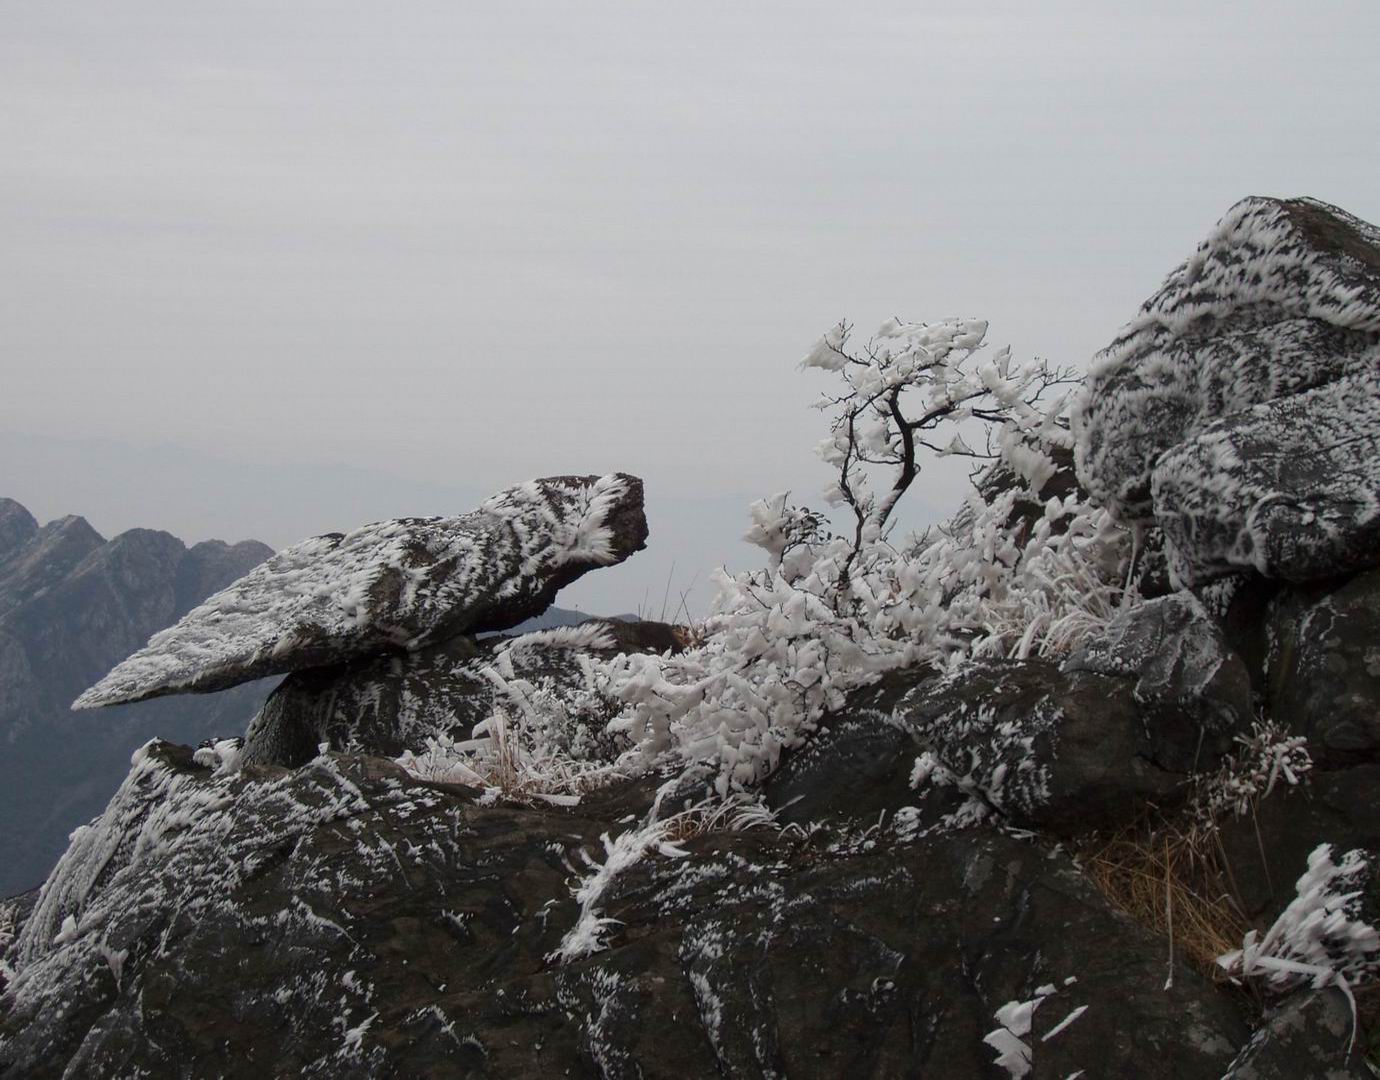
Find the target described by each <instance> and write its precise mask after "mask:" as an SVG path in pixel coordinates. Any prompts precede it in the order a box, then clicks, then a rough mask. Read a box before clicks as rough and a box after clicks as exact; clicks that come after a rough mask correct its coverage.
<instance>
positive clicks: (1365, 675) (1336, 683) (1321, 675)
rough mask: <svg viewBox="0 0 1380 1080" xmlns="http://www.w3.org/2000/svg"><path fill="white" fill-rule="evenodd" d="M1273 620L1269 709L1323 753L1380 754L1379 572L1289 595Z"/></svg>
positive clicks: (1332, 756)
mask: <svg viewBox="0 0 1380 1080" xmlns="http://www.w3.org/2000/svg"><path fill="white" fill-rule="evenodd" d="M1266 626H1267V629H1268V634H1269V644H1270V651H1269V656H1268V675H1267V692H1268V704H1269V710H1270V715H1271V716H1273V717H1274V718H1275V719H1276V721H1277V722H1278V723H1279V724H1281V725H1282V726H1283V727H1284V728H1286V729H1288V730H1289V731H1291V732H1293V733H1295V734H1298V735H1303V736H1305V737H1307V739H1308V742H1309V751H1310V753H1312V754H1313V756H1314V757H1316V758H1319V759H1322V760H1326V761H1329V762H1330V761H1337V760H1345V759H1352V760H1354V759H1357V758H1362V759H1369V760H1373V759H1374V758H1376V757H1377V756H1380V571H1372V572H1370V573H1367V574H1359V575H1357V576H1355V577H1353V578H1351V579H1349V580H1347V581H1345V582H1343V583H1342V584H1340V585H1333V586H1332V587H1330V588H1325V587H1322V586H1319V587H1315V588H1313V589H1299V590H1290V591H1287V592H1285V593H1282V594H1281V595H1280V596H1279V597H1277V598H1276V600H1275V601H1274V603H1273V604H1272V605H1271V610H1270V615H1269V619H1268V621H1267V623H1266Z"/></svg>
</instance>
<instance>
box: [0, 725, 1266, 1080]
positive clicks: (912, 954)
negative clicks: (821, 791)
mask: <svg viewBox="0 0 1380 1080" xmlns="http://www.w3.org/2000/svg"><path fill="white" fill-rule="evenodd" d="M654 792H655V784H651V785H648V784H646V783H635V784H631V785H627V786H625V787H621V788H615V789H610V790H609V791H608V792H606V793H603V794H600V795H596V796H589V797H587V798H586V800H585V801H584V802H583V803H582V804H581V805H580V806H579V807H577V808H575V809H574V810H573V811H561V810H555V809H528V808H521V807H511V806H503V805H493V806H480V805H476V804H475V803H474V802H473V801H472V798H471V796H472V795H473V794H474V793H473V792H471V791H468V790H467V789H463V788H457V787H447V786H443V785H428V784H422V783H419V782H416V781H414V780H412V779H411V778H410V777H408V776H406V775H405V774H403V773H402V772H400V771H399V770H397V769H396V768H395V767H393V766H392V765H390V764H389V763H387V762H384V761H381V760H379V759H376V758H375V759H370V758H357V757H340V756H329V757H323V758H319V759H317V760H315V761H314V762H312V763H311V764H310V765H309V766H307V767H305V768H302V769H299V770H296V771H295V772H286V771H284V770H275V769H264V770H255V769H246V770H241V771H239V772H236V773H228V774H221V775H213V774H212V773H211V771H210V770H208V769H200V768H198V767H197V766H196V765H195V764H194V763H193V761H192V756H191V752H190V751H189V750H187V749H185V748H176V747H171V746H166V745H159V744H155V745H154V746H152V747H150V748H149V750H148V751H147V753H146V754H145V755H144V756H142V757H141V758H140V760H139V762H137V763H136V766H135V769H134V771H133V773H132V774H131V777H130V780H129V781H128V782H127V783H126V785H125V787H124V788H123V789H122V791H121V792H120V794H118V795H117V796H116V799H115V800H113V801H112V804H111V807H110V809H109V811H108V812H107V815H106V816H105V817H104V818H103V819H102V820H101V821H100V822H98V823H96V824H95V825H94V826H93V828H92V829H91V830H90V831H88V832H86V833H82V834H80V835H79V836H78V837H77V838H76V839H75V840H74V844H73V849H72V851H71V852H69V854H68V856H67V858H65V859H64V862H63V864H62V865H61V866H60V867H59V869H58V871H57V872H56V873H55V874H54V876H53V878H52V879H51V880H50V881H49V883H48V885H47V886H46V887H45V890H44V893H43V896H42V898H41V899H40V901H39V903H38V906H37V908H36V909H35V911H34V913H33V914H32V915H31V916H30V917H29V919H28V920H27V922H26V923H25V926H24V929H23V932H22V934H21V937H20V940H19V946H18V948H17V949H15V950H13V951H12V952H11V954H10V956H9V959H10V960H11V962H12V963H13V965H14V967H15V969H16V973H15V978H14V980H13V981H12V983H11V985H10V987H9V989H8V991H7V994H6V996H5V998H4V999H3V1001H2V1002H0V1072H3V1071H6V1070H7V1071H8V1073H10V1074H13V1075H23V1076H26V1077H32V1078H35V1080H41V1078H44V1077H50V1076H51V1077H58V1076H63V1075H78V1074H80V1075H82V1076H86V1077H92V1078H93V1080H95V1078H101V1077H117V1076H118V1077H123V1076H129V1075H136V1074H140V1073H147V1074H152V1075H196V1076H209V1075H214V1076H221V1077H227V1078H232V1077H254V1078H257V1077H260V1076H263V1075H265V1074H266V1073H272V1074H278V1073H288V1072H290V1073H292V1074H293V1075H302V1076H323V1077H324V1076H329V1077H333V1078H350V1077H373V1076H381V1075H399V1076H423V1075H424V1076H438V1077H448V1076H469V1075H486V1076H524V1075H542V1076H550V1075H555V1076H560V1075H570V1076H605V1077H632V1076H645V1077H681V1076H687V1075H694V1076H708V1075H719V1074H722V1075H733V1076H741V1075H751V1076H761V1075H789V1076H793V1077H812V1076H819V1077H835V1076H839V1075H842V1074H844V1073H847V1074H848V1075H850V1076H874V1077H892V1076H906V1075H917V1076H920V1075H923V1076H926V1077H934V1078H938V1080H944V1078H955V1080H957V1078H968V1077H973V1076H985V1075H997V1076H999V1075H1003V1074H1002V1072H1001V1070H1000V1069H999V1067H998V1066H997V1065H996V1061H997V1058H998V1055H999V1053H1003V1052H1011V1050H1012V1047H1011V1043H1010V1040H1011V1039H1017V1040H1018V1041H1021V1042H1023V1044H1024V1045H1025V1046H1026V1047H1027V1049H1028V1053H1029V1055H1030V1057H1031V1059H1032V1061H1033V1064H1034V1067H1035V1070H1036V1075H1049V1076H1059V1077H1064V1076H1068V1075H1070V1074H1073V1073H1075V1072H1076V1071H1077V1070H1079V1069H1083V1070H1085V1075H1098V1076H1120V1077H1130V1078H1135V1077H1147V1078H1148V1077H1159V1076H1163V1075H1165V1073H1164V1070H1165V1067H1166V1064H1167V1063H1172V1067H1173V1070H1174V1075H1175V1076H1178V1077H1185V1078H1196V1077H1203V1078H1205V1080H1206V1078H1211V1080H1216V1078H1217V1077H1220V1076H1221V1074H1222V1072H1223V1070H1224V1069H1225V1068H1226V1066H1227V1064H1228V1063H1229V1062H1230V1061H1231V1060H1232V1058H1233V1057H1234V1055H1235V1054H1236V1052H1237V1050H1238V1049H1239V1047H1240V1046H1241V1045H1242V1044H1243V1043H1244V1042H1245V1040H1246V1038H1247V1036H1248V1033H1249V1031H1248V1028H1247V1026H1246V1025H1245V1023H1243V1021H1242V1019H1241V1017H1240V1016H1239V1015H1238V1012H1237V1009H1236V1007H1235V1005H1234V1003H1233V1002H1232V1000H1231V999H1230V998H1229V997H1228V996H1226V995H1224V994H1223V993H1222V992H1221V991H1220V990H1219V989H1218V988H1216V987H1214V986H1213V985H1212V984H1211V983H1209V982H1207V981H1206V980H1204V979H1201V978H1199V977H1197V976H1194V975H1192V974H1191V973H1187V972H1183V971H1181V972H1180V974H1179V975H1178V977H1176V979H1175V981H1174V985H1173V986H1172V987H1170V988H1168V989H1165V988H1164V985H1163V984H1164V969H1165V954H1164V945H1163V943H1162V942H1161V941H1159V940H1158V939H1157V938H1155V937H1154V936H1153V935H1151V934H1150V933H1149V932H1147V931H1145V930H1143V929H1142V928H1140V927H1138V926H1136V925H1135V924H1133V923H1132V922H1130V921H1129V920H1127V919H1126V918H1124V917H1123V916H1121V915H1119V914H1116V913H1114V912H1113V911H1111V910H1110V909H1109V908H1108V906H1107V904H1106V902H1105V901H1104V900H1103V899H1102V898H1101V896H1100V895H1099V894H1097V893H1096V892H1095V891H1094V890H1093V889H1092V888H1091V887H1090V886H1089V885H1088V884H1087V882H1086V881H1085V880H1084V879H1083V877H1082V876H1081V875H1080V873H1079V872H1078V871H1077V869H1076V868H1075V867H1074V866H1073V865H1072V864H1071V863H1070V861H1069V859H1068V858H1067V856H1065V855H1063V854H1061V853H1059V852H1058V851H1055V850H1051V849H1048V848H1046V847H1044V846H1041V845H1040V844H1037V843H1034V842H1031V841H1030V840H1022V839H1017V838H1013V837H1010V836H1006V835H1003V834H1002V833H1000V832H996V831H985V832H981V833H972V832H968V833H950V834H942V835H941V834H935V835H932V836H928V837H921V838H915V839H912V840H909V841H907V840H905V839H903V838H902V837H901V836H899V835H898V834H897V833H896V832H894V831H892V830H882V831H875V832H873V833H872V834H871V835H870V836H869V837H863V836H861V835H856V834H849V833H828V832H826V833H817V834H815V835H814V836H813V837H811V838H809V839H802V838H801V837H799V836H795V835H793V834H781V833H778V832H776V831H775V830H773V829H758V830H754V831H749V832H719V833H709V834H707V835H703V836H699V837H697V838H695V837H692V838H689V839H684V840H682V841H681V842H680V844H679V852H680V854H677V852H675V851H668V852H667V853H665V854H658V853H657V852H656V851H655V850H650V849H649V850H648V851H647V852H646V853H645V854H644V855H643V857H642V858H641V859H640V860H636V861H634V862H631V863H628V864H626V865H624V866H623V869H622V870H621V871H619V872H616V873H611V874H609V875H608V876H607V879H606V880H605V882H604V888H603V889H602V891H601V892H600V893H599V894H598V899H597V910H598V912H599V913H600V914H601V916H602V917H604V918H606V919H610V920H615V921H613V922H611V923H608V924H606V925H605V928H604V937H605V946H606V947H605V948H603V949H602V951H594V952H592V953H583V954H581V953H578V952H577V954H576V955H575V958H573V959H567V960H564V961H563V960H561V959H560V958H559V956H558V954H559V953H560V950H561V948H562V946H563V944H564V943H565V942H566V940H567V939H568V935H569V933H570V932H571V930H572V928H574V927H575V926H576V924H577V922H578V920H579V919H580V916H581V908H580V904H579V903H578V902H577V901H576V900H575V898H574V897H573V896H572V891H571V890H572V885H573V884H575V880H574V878H573V875H574V874H589V873H591V872H592V871H591V869H590V867H589V866H588V865H587V864H586V863H585V861H584V860H583V859H582V857H581V851H582V850H583V851H585V852H588V853H590V854H591V857H592V859H593V861H594V862H595V863H596V864H598V863H602V862H604V861H605V860H606V859H607V858H608V856H607V855H606V854H605V842H604V841H602V840H601V839H600V837H601V835H604V834H607V835H608V836H610V837H613V838H617V837H619V836H620V835H624V834H628V833H629V832H630V830H636V829H638V828H640V827H641V821H642V820H644V815H645V813H646V808H647V804H648V802H649V801H650V799H651V797H652V795H653V794H654ZM625 839H626V837H625ZM612 842H613V841H612V840H610V841H609V843H612ZM577 867H578V868H581V869H580V870H578V871H577V870H575V868H577ZM1037 1001H1038V1003H1039V1004H1038V1008H1037V1009H1036V1011H1035V1014H1034V1021H1033V1024H1032V1026H1031V1028H1030V1030H1029V1031H1028V1032H1026V1034H1025V1035H1024V1036H1021V1035H1020V1034H1018V1033H1016V1032H1013V1031H1012V1030H1011V1029H1010V1028H1009V1027H1008V1026H1006V1023H1005V1022H1004V1021H1003V1019H1002V1017H1006V1018H1008V1019H1007V1022H1010V1021H1009V1017H1010V1015H1011V1009H1010V1006H1019V1005H1020V1004H1021V1003H1031V1002H1037ZM1015 1026H1016V1027H1017V1028H1019V1026H1020V1025H1019V1024H1016V1025H1015Z"/></svg>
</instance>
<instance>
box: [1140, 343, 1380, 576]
mask: <svg viewBox="0 0 1380 1080" xmlns="http://www.w3.org/2000/svg"><path fill="white" fill-rule="evenodd" d="M1374 363H1380V349H1377V352H1376V359H1375V361H1374ZM1151 488H1152V491H1153V494H1154V502H1155V508H1156V518H1157V520H1158V521H1159V524H1160V527H1161V529H1162V530H1163V532H1164V537H1165V540H1166V544H1167V548H1168V550H1169V552H1170V556H1171V557H1170V567H1171V569H1172V571H1173V573H1174V574H1175V576H1176V578H1177V580H1178V581H1180V582H1182V583H1183V584H1184V585H1189V586H1191V585H1197V584H1201V583H1203V582H1207V581H1211V580H1212V579H1214V578H1217V577H1221V576H1222V575H1223V574H1229V573H1235V572H1239V571H1240V570H1243V569H1247V570H1256V571H1258V572H1259V573H1261V574H1263V575H1265V576H1266V577H1271V578H1278V579H1282V580H1284V581H1294V582H1305V581H1314V580H1317V579H1320V578H1328V577H1333V576H1335V575H1338V574H1345V573H1350V572H1352V571H1356V570H1363V569H1367V568H1369V567H1372V566H1374V565H1376V563H1377V562H1378V561H1380V512H1377V504H1380V393H1377V384H1376V379H1375V375H1374V372H1373V371H1368V372H1367V373H1366V374H1364V375H1359V376H1354V377H1350V378H1345V379H1341V380H1339V381H1337V382H1333V383H1329V384H1327V385H1326V386H1321V387H1317V388H1316V389H1313V390H1309V391H1307V392H1305V393H1300V394H1295V395H1292V396H1289V397H1283V398H1279V399H1278V400H1275V401H1270V402H1266V403H1264V404H1260V405H1256V406H1254V407H1252V408H1249V409H1245V410H1242V411H1239V412H1236V413H1233V414H1231V415H1229V416H1226V417H1224V418H1222V419H1220V420H1218V421H1216V422H1215V423H1213V424H1211V425H1209V426H1208V427H1207V428H1206V429H1204V430H1203V431H1202V432H1201V433H1200V434H1198V435H1196V436H1195V437H1194V438H1192V439H1188V440H1186V441H1185V442H1182V443H1180V444H1178V445H1176V446H1173V447H1171V448H1170V449H1168V450H1166V451H1165V452H1164V454H1163V455H1162V456H1161V457H1160V458H1159V460H1158V462H1157V464H1156V466H1155V470H1154V475H1153V479H1152V483H1151Z"/></svg>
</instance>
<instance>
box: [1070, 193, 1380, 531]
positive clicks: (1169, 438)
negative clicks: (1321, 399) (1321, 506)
mask: <svg viewBox="0 0 1380 1080" xmlns="http://www.w3.org/2000/svg"><path fill="white" fill-rule="evenodd" d="M1378 332H1380V230H1377V229H1376V228H1375V226H1373V225H1370V224H1368V223H1366V222H1364V221H1361V220H1360V219H1358V218H1355V217H1352V216H1351V215H1350V214H1347V213H1346V212H1344V211H1342V210H1339V209H1337V208H1336V207H1333V206H1328V205H1327V204H1325V203H1321V202H1317V201H1315V200H1312V199H1291V200H1280V199H1271V198H1249V199H1243V200H1242V201H1241V202H1239V203H1237V204H1236V205H1235V206H1233V207H1232V208H1231V210H1229V211H1228V212H1227V214H1226V216H1225V217H1224V218H1222V220H1221V221H1220V222H1218V224H1217V227H1216V228H1215V229H1214V230H1213V231H1212V234H1211V235H1210V236H1208V238H1207V239H1206V240H1204V241H1203V242H1202V244H1200V245H1199V247H1198V250H1197V251H1196V252H1195V253H1194V254H1193V255H1192V257H1190V258H1189V259H1188V260H1187V261H1186V262H1184V263H1183V265H1181V266H1180V267H1178V269H1176V270H1175V271H1174V272H1173V273H1171V274H1170V275H1169V277H1168V278H1167V279H1166V280H1165V283H1164V285H1163V286H1161V288H1160V290H1159V291H1158V292H1157V293H1155V295H1154V296H1152V297H1151V298H1150V299H1149V300H1147V301H1146V302H1145V304H1144V305H1143V306H1142V307H1141V310H1140V313H1139V314H1138V315H1137V316H1136V318H1135V319H1133V320H1132V321H1131V322H1130V323H1129V324H1128V325H1127V326H1126V327H1124V328H1123V329H1122V331H1121V333H1120V334H1119V335H1118V336H1117V338H1116V340H1115V341H1113V342H1112V343H1111V344H1110V345H1109V346H1107V348H1106V349H1104V350H1103V351H1102V352H1101V353H1099V354H1098V355H1097V357H1096V358H1095V359H1094V361H1093V364H1092V367H1091V369H1090V371H1089V374H1088V378H1087V381H1086V383H1085V384H1084V387H1083V390H1082V392H1081V394H1080V396H1079V398H1078V400H1077V401H1076V402H1075V405H1074V410H1073V417H1072V418H1073V429H1074V433H1075V436H1076V446H1075V454H1076V459H1077V464H1078V475H1079V479H1080V480H1081V481H1082V483H1083V485H1084V487H1085V488H1087V490H1088V492H1089V493H1090V494H1091V496H1092V497H1093V498H1094V499H1095V500H1096V501H1098V502H1101V503H1102V504H1104V505H1106V506H1107V507H1108V508H1109V509H1111V510H1112V511H1113V513H1114V514H1116V515H1117V516H1118V517H1119V518H1121V519H1122V520H1127V521H1148V520H1150V519H1151V517H1152V514H1153V516H1158V510H1157V509H1156V508H1155V507H1152V499H1151V491H1150V474H1151V471H1152V469H1153V468H1154V466H1155V463H1156V461H1157V460H1158V458H1159V456H1160V454H1162V453H1163V452H1164V451H1166V450H1168V449H1169V448H1170V447H1172V446H1174V445H1176V444H1178V443H1180V442H1183V441H1184V440H1186V439H1190V438H1192V437H1194V436H1196V435H1197V434H1199V433H1200V432H1201V431H1202V430H1203V429H1204V428H1205V427H1206V426H1207V425H1208V424H1210V423H1211V422H1212V421H1214V420H1216V419H1218V418H1220V417H1223V416H1226V415H1229V414H1231V413H1236V412H1240V411H1242V410H1244V409H1248V408H1250V407H1251V406H1254V405H1259V404H1262V403H1264V402H1267V401H1271V400H1273V399H1275V398H1279V397H1283V396H1286V395H1290V394H1297V393H1300V392H1302V391H1305V390H1308V389H1311V388H1313V387H1317V386H1322V385H1325V384H1327V383H1331V382H1334V381H1336V380H1337V379H1340V378H1343V377H1345V376H1348V375H1353V374H1368V373H1370V372H1371V371H1373V370H1374V368H1375V364H1376V362H1377V360H1380V337H1378V336H1377V333H1378Z"/></svg>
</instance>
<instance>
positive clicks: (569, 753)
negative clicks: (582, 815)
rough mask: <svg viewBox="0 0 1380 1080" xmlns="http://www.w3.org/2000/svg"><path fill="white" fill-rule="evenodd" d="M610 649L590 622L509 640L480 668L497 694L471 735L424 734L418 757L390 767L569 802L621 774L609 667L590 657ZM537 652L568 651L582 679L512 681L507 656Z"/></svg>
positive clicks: (514, 795) (495, 792) (607, 638)
mask: <svg viewBox="0 0 1380 1080" xmlns="http://www.w3.org/2000/svg"><path fill="white" fill-rule="evenodd" d="M613 647H614V641H613V638H612V636H611V635H610V634H609V633H608V631H607V629H605V628H603V627H602V626H600V625H599V624H597V623H596V624H588V623H587V624H584V625H582V626H578V627H559V628H557V629H555V630H542V631H536V632H534V633H531V634H525V635H523V636H522V637H518V638H514V639H513V640H512V641H511V642H508V643H506V644H505V645H503V646H501V647H500V648H499V650H498V651H497V653H496V654H495V656H494V662H493V663H492V664H491V665H488V666H486V667H484V668H483V669H481V674H482V675H483V676H484V678H486V679H488V680H489V682H491V683H492V684H493V686H494V688H495V690H496V691H497V693H496V694H495V702H496V704H495V705H494V708H493V711H492V713H491V714H490V715H489V716H488V717H487V718H485V719H484V720H482V721H480V722H479V723H478V724H476V725H475V727H474V729H473V731H472V732H471V737H470V738H468V739H454V738H451V737H449V736H447V735H445V734H438V735H436V736H433V737H429V738H428V739H427V740H426V749H425V750H424V751H423V752H421V753H420V754H419V753H414V752H412V751H410V750H409V751H407V752H406V753H404V754H403V755H402V756H401V757H399V758H397V759H396V761H397V763H398V764H399V765H401V766H402V767H403V768H404V769H406V770H407V771H408V772H410V773H412V774H413V775H414V776H417V777H420V778H421V779H424V780H432V781H439V782H443V783H459V784H470V785H474V786H478V787H483V788H485V789H486V791H487V792H489V793H490V797H491V798H497V797H499V796H502V797H505V798H510V799H516V800H518V801H522V802H531V801H534V800H535V801H541V802H549V803H556V804H559V805H573V804H574V803H576V802H578V801H579V796H580V795H581V794H583V793H584V792H587V791H591V790H593V789H595V788H598V787H602V786H603V785H604V784H607V783H610V782H612V781H613V780H615V779H618V778H619V777H621V776H623V775H625V773H624V772H623V771H622V770H620V768H619V767H618V765H617V764H616V762H615V759H616V758H617V757H618V755H619V753H620V752H622V751H624V750H626V749H627V740H626V739H625V738H622V737H621V736H619V735H617V734H616V733H613V732H610V731H609V722H610V720H611V719H612V718H613V716H614V715H616V713H617V712H618V710H619V708H620V703H619V701H618V700H617V698H615V697H614V696H613V693H612V688H611V676H610V673H609V671H608V669H607V668H606V667H605V666H604V665H602V664H600V663H598V662H597V661H596V660H595V659H594V657H592V656H591V655H590V653H589V650H609V649H612V648H613ZM539 650H544V651H548V652H550V651H557V650H559V651H564V650H570V651H571V652H572V653H573V658H574V662H575V664H576V665H577V666H578V670H579V672H580V674H581V675H582V677H583V678H582V681H581V682H580V683H579V684H577V685H574V686H571V685H570V684H569V683H568V681H565V680H562V681H561V682H559V683H558V682H557V681H556V680H555V679H553V678H551V677H549V676H538V677H535V678H521V677H519V676H518V675H517V673H516V670H515V667H514V658H516V657H521V656H523V654H525V653H532V652H534V651H539Z"/></svg>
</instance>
